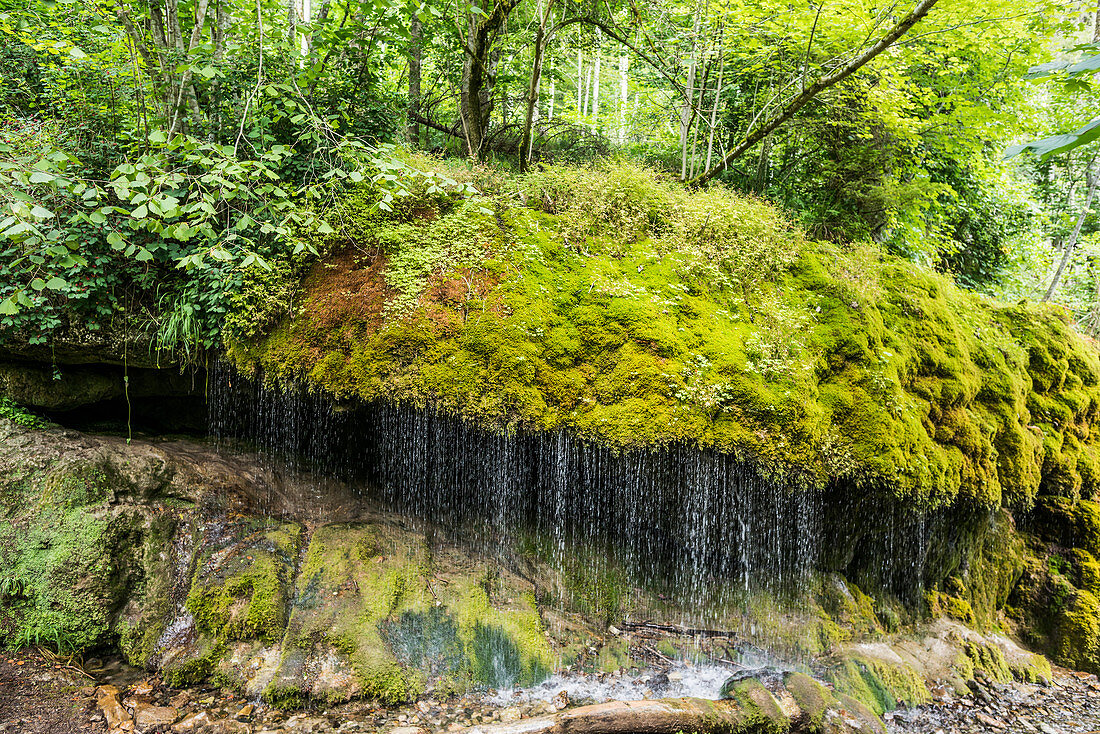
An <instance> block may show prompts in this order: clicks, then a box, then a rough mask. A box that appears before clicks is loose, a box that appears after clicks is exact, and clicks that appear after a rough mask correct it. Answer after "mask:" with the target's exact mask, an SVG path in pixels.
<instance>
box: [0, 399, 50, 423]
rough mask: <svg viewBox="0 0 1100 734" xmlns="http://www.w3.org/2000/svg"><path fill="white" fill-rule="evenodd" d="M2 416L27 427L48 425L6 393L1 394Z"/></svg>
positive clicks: (0, 407) (0, 416)
mask: <svg viewBox="0 0 1100 734" xmlns="http://www.w3.org/2000/svg"><path fill="white" fill-rule="evenodd" d="M0 418H5V419H7V420H9V421H11V422H13V423H15V424H17V425H20V426H24V427H26V428H43V427H45V425H46V423H45V421H43V420H42V419H41V418H39V417H38V416H36V415H35V414H34V413H30V412H28V411H27V410H26V409H24V408H22V407H21V406H20V405H19V404H18V403H16V402H15V401H14V400H12V399H11V398H9V397H7V396H5V395H0Z"/></svg>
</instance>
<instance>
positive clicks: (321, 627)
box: [265, 522, 556, 703]
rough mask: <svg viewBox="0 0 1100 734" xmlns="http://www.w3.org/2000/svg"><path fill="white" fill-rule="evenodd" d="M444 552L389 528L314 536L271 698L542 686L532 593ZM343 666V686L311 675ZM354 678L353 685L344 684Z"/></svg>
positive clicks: (354, 526)
mask: <svg viewBox="0 0 1100 734" xmlns="http://www.w3.org/2000/svg"><path fill="white" fill-rule="evenodd" d="M469 564H470V560H469V559H466V558H461V557H458V556H455V555H454V552H453V551H451V552H448V551H445V550H444V551H442V552H437V553H435V554H429V552H428V548H427V546H426V545H425V544H424V539H423V537H422V536H418V535H416V534H415V533H411V532H409V531H408V530H405V529H402V528H401V527H399V526H397V525H394V524H392V523H387V522H377V523H343V524H331V525H324V526H322V527H320V528H318V529H317V530H316V531H315V532H314V533H313V536H312V537H311V538H310V542H309V548H308V550H307V552H306V555H305V560H304V562H303V565H302V569H301V572H300V574H299V576H298V581H297V589H296V594H295V601H294V604H293V606H292V613H291V617H290V621H289V624H288V626H287V631H286V635H285V637H284V639H283V643H282V650H283V653H282V655H283V660H282V663H281V665H280V669H279V672H278V674H277V675H276V676H275V678H274V679H273V680H272V682H271V684H270V685H269V687H268V691H267V692H265V696H266V697H268V698H271V697H272V696H275V695H276V694H278V695H285V693H286V691H288V690H291V689H294V688H295V687H297V689H298V690H299V691H301V692H302V693H303V694H308V695H311V696H327V697H330V698H331V697H341V696H347V695H349V694H350V693H360V692H361V693H362V694H363V695H366V696H370V697H372V698H377V699H379V700H382V701H386V702H391V703H395V702H400V701H406V700H409V699H410V698H413V697H415V696H417V695H419V694H420V693H422V692H424V690H425V689H426V687H428V686H432V687H435V688H441V689H442V690H444V691H465V690H467V689H468V688H470V687H472V686H476V685H487V686H492V687H505V686H509V685H528V684H532V683H536V682H538V681H540V680H542V678H544V677H545V676H546V675H548V674H549V672H550V670H551V669H552V668H553V667H554V664H555V662H556V657H555V656H554V655H553V654H552V653H551V650H550V647H549V643H548V641H547V639H546V636H545V634H544V630H543V626H542V622H541V619H540V617H539V614H538V611H537V609H536V607H535V602H534V594H533V589H532V588H531V587H530V586H527V585H525V584H523V583H522V582H520V581H519V580H518V579H516V578H513V577H511V576H509V575H507V574H503V573H501V572H500V571H499V570H497V569H495V568H494V567H492V566H490V565H488V564H475V565H474V566H472V567H471V566H470V565H469ZM324 658H330V659H334V660H335V659H337V658H340V659H346V660H347V661H348V662H347V666H348V667H347V670H346V671H345V673H344V674H340V675H338V676H337V678H338V680H336V681H335V682H334V681H329V680H327V679H317V678H315V677H311V676H309V675H306V674H305V671H307V670H308V669H309V668H311V667H319V662H318V661H319V660H320V659H324ZM344 675H346V676H350V677H351V678H352V679H353V684H352V681H349V680H346V679H344V677H343V676H344Z"/></svg>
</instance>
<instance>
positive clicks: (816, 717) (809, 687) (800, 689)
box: [783, 672, 836, 731]
mask: <svg viewBox="0 0 1100 734" xmlns="http://www.w3.org/2000/svg"><path fill="white" fill-rule="evenodd" d="M783 685H784V687H785V688H786V689H787V691H788V692H789V693H790V694H791V696H792V697H793V698H794V702H795V703H796V704H798V708H799V709H801V710H802V713H803V714H804V715H805V716H806V717H807V718H808V719H809V729H810V731H816V730H818V729H820V728H821V725H822V722H823V720H824V718H825V712H826V711H827V710H829V709H830V708H832V707H833V706H834V705H835V704H836V699H835V698H834V697H833V694H832V693H831V692H830V691H829V689H828V688H826V687H825V686H823V685H821V684H820V683H818V682H817V681H816V680H814V679H813V678H811V677H810V676H808V675H806V674H805V673H798V672H793V673H787V674H786V675H785V676H784V677H783Z"/></svg>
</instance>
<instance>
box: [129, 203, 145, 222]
mask: <svg viewBox="0 0 1100 734" xmlns="http://www.w3.org/2000/svg"><path fill="white" fill-rule="evenodd" d="M130 216H131V217H133V218H134V219H145V217H147V216H149V209H148V207H146V206H145V204H142V205H141V206H139V207H138V208H137V209H134V210H133V211H132V212H130Z"/></svg>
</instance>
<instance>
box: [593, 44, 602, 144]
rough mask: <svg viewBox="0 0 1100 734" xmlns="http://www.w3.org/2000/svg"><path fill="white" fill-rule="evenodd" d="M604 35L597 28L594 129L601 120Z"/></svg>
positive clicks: (594, 75) (594, 74)
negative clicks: (601, 63) (601, 72)
mask: <svg viewBox="0 0 1100 734" xmlns="http://www.w3.org/2000/svg"><path fill="white" fill-rule="evenodd" d="M602 40H603V37H602V36H601V35H600V30H599V29H598V28H597V29H596V64H595V68H593V69H592V129H593V130H595V129H596V128H597V126H598V125H599V122H600V57H601V56H603V49H602V46H603V44H602Z"/></svg>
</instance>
